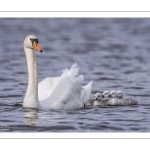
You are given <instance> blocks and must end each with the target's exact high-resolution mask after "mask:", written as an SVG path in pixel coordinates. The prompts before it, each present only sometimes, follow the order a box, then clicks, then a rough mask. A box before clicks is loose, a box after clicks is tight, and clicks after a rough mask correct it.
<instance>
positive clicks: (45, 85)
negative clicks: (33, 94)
mask: <svg viewBox="0 0 150 150" xmlns="http://www.w3.org/2000/svg"><path fill="white" fill-rule="evenodd" d="M78 71H79V67H78V66H77V64H74V65H73V66H72V67H71V69H69V70H68V69H64V70H63V72H62V75H61V76H60V77H56V78H46V79H45V80H43V81H42V82H40V83H39V100H40V106H41V109H79V108H83V107H84V103H86V102H88V101H89V100H90V96H91V90H92V82H90V83H89V84H87V85H86V86H84V87H81V84H80V83H81V82H82V81H83V80H84V76H83V75H78ZM40 90H41V91H40Z"/></svg>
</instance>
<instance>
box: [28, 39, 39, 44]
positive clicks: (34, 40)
mask: <svg viewBox="0 0 150 150" xmlns="http://www.w3.org/2000/svg"><path fill="white" fill-rule="evenodd" d="M30 40H31V42H32V44H33V43H34V42H36V43H39V41H38V39H32V38H30Z"/></svg>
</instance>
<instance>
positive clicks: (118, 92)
mask: <svg viewBox="0 0 150 150" xmlns="http://www.w3.org/2000/svg"><path fill="white" fill-rule="evenodd" d="M117 97H118V98H119V99H122V98H123V93H122V91H120V90H119V91H117Z"/></svg>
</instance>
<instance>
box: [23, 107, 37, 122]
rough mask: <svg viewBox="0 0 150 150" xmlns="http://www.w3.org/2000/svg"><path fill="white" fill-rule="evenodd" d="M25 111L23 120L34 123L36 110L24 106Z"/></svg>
mask: <svg viewBox="0 0 150 150" xmlns="http://www.w3.org/2000/svg"><path fill="white" fill-rule="evenodd" d="M26 110H27V111H26V113H25V114H24V122H25V123H27V124H29V125H36V120H37V119H38V110H37V109H32V108H28V109H27V108H26Z"/></svg>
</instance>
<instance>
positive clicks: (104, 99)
mask: <svg viewBox="0 0 150 150" xmlns="http://www.w3.org/2000/svg"><path fill="white" fill-rule="evenodd" d="M109 95H110V94H109V91H104V92H103V94H102V93H100V92H98V93H95V97H94V99H95V101H94V103H93V105H94V106H97V105H100V106H106V105H107V103H108V101H109V99H110V98H108V97H109Z"/></svg>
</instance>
